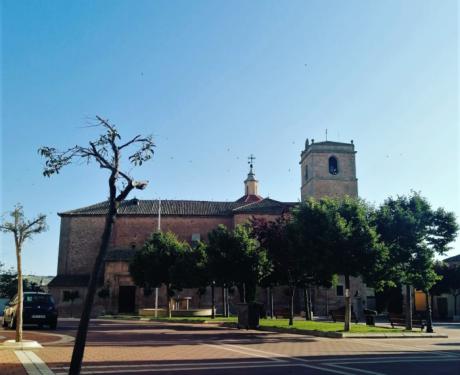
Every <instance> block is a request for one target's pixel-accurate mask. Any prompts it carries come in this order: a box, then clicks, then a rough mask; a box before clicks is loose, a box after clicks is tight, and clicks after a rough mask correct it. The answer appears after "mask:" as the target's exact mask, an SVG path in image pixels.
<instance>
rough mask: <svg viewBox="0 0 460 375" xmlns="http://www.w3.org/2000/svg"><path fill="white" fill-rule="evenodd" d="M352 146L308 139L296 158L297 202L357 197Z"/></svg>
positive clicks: (353, 149)
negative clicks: (297, 160)
mask: <svg viewBox="0 0 460 375" xmlns="http://www.w3.org/2000/svg"><path fill="white" fill-rule="evenodd" d="M355 154H356V151H355V145H354V144H353V141H351V142H350V143H342V142H331V141H325V142H318V143H315V140H314V139H312V140H311V143H310V142H309V140H308V138H307V140H306V141H305V149H304V150H303V151H302V153H301V155H300V168H301V174H302V180H301V188H300V191H301V199H302V201H305V200H307V199H308V198H310V197H313V198H316V199H319V198H322V197H325V196H329V197H343V196H345V195H349V196H351V197H357V196H358V179H357V178H356V164H355Z"/></svg>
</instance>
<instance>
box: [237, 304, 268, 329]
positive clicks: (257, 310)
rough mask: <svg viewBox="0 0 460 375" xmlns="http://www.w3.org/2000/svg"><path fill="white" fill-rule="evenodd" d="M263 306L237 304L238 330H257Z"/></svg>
mask: <svg viewBox="0 0 460 375" xmlns="http://www.w3.org/2000/svg"><path fill="white" fill-rule="evenodd" d="M262 307H263V305H262V304H261V303H257V302H250V303H239V304H237V308H238V324H237V327H238V328H246V329H257V328H259V319H260V314H261V311H262Z"/></svg>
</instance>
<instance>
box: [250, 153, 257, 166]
mask: <svg viewBox="0 0 460 375" xmlns="http://www.w3.org/2000/svg"><path fill="white" fill-rule="evenodd" d="M254 160H256V157H255V156H254V155H253V154H251V155H249V156H248V164H249V166H250V167H251V169H252V167H253V164H254Z"/></svg>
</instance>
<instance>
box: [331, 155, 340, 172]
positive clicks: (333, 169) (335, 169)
mask: <svg viewBox="0 0 460 375" xmlns="http://www.w3.org/2000/svg"><path fill="white" fill-rule="evenodd" d="M329 173H330V174H334V175H336V174H338V173H339V166H338V163H337V159H336V157H335V156H331V157H330V158H329Z"/></svg>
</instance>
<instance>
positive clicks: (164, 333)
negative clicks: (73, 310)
mask: <svg viewBox="0 0 460 375" xmlns="http://www.w3.org/2000/svg"><path fill="white" fill-rule="evenodd" d="M76 327H77V320H70V319H64V320H61V321H60V324H59V328H58V330H57V331H47V330H35V329H26V331H25V338H26V339H35V340H38V341H40V343H42V345H43V349H39V350H35V351H33V352H30V351H29V352H19V351H17V352H14V351H10V350H0V374H2V375H4V374H5V375H6V374H8V375H9V374H48V375H50V374H53V373H54V374H56V375H63V374H66V373H67V371H68V364H69V361H70V357H71V352H72V348H73V337H74V335H75V331H76ZM436 330H437V332H439V333H447V334H448V335H449V338H447V339H446V338H443V339H432V338H430V339H428V338H420V339H418V338H417V339H413V338H405V339H356V338H353V339H330V338H319V337H311V336H302V335H293V334H282V333H270V332H259V331H246V330H237V329H231V328H223V327H218V326H214V325H204V324H182V323H158V322H143V321H116V320H94V321H92V324H91V328H90V332H89V334H88V343H87V347H86V352H85V357H84V364H83V371H82V374H106V375H110V374H176V375H179V374H188V375H197V374H204V375H210V374H224V375H227V374H228V375H230V374H238V375H246V374H248V375H249V374H267V375H271V374H293V375H295V374H312V375H316V374H344V375H350V374H374V375H377V374H404V375H408V374H430V375H432V374H458V373H459V372H460V324H445V325H438V326H436ZM0 336H3V338H1V340H2V341H3V340H4V339H5V338H13V336H14V333H13V332H12V331H6V330H3V331H0ZM21 363H23V364H25V366H24V365H23V364H21ZM26 370H27V371H26Z"/></svg>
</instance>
